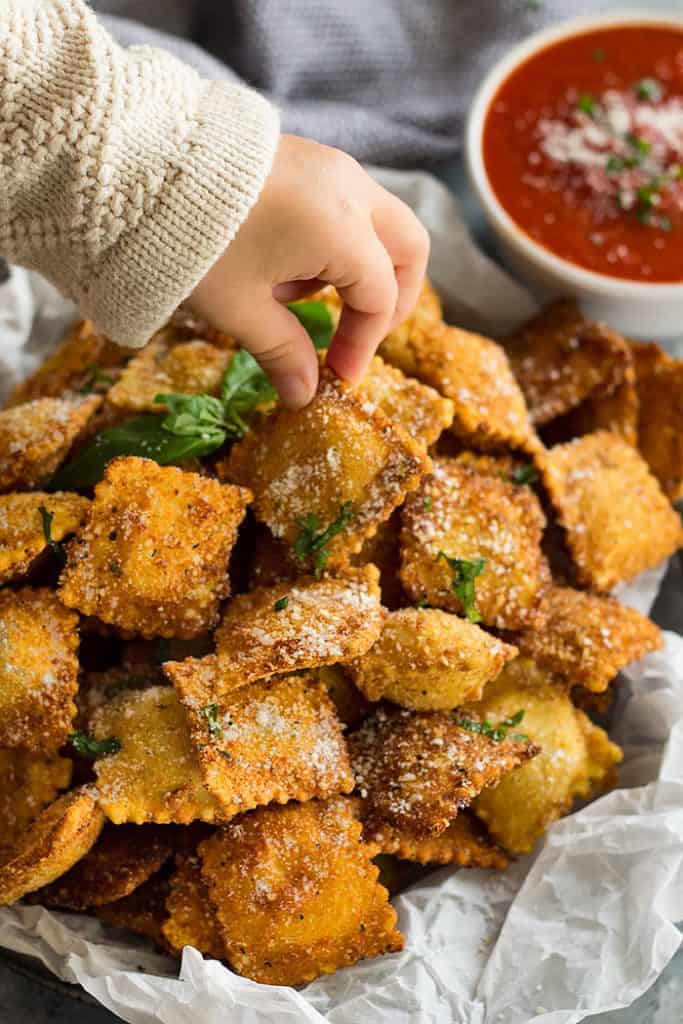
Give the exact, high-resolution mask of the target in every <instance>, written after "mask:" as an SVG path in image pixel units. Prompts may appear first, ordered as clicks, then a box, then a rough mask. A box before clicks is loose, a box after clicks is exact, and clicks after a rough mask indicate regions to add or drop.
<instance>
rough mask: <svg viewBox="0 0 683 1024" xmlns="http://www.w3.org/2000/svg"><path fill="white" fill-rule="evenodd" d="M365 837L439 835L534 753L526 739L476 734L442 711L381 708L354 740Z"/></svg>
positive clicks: (351, 739) (351, 743)
mask: <svg viewBox="0 0 683 1024" xmlns="http://www.w3.org/2000/svg"><path fill="white" fill-rule="evenodd" d="M349 752H350V756H351V766H352V768H353V772H354V775H355V778H356V788H357V791H358V792H359V794H360V797H361V812H360V813H361V816H362V818H363V821H364V827H365V835H366V837H369V838H371V839H375V837H376V836H377V837H378V839H377V841H378V842H381V835H382V830H383V828H384V826H385V825H388V826H389V827H390V828H393V829H399V830H401V831H404V832H406V833H408V834H410V835H411V836H413V837H414V838H422V837H425V836H438V835H439V834H440V833H441V832H443V831H445V829H446V828H447V827H448V825H449V824H450V823H451V821H452V820H453V819H454V818H455V816H456V815H457V813H458V811H459V810H460V809H461V808H463V807H467V806H468V805H469V804H470V803H471V802H472V800H474V798H475V797H476V796H477V794H478V793H480V792H481V791H482V789H484V788H485V787H487V786H493V785H495V784H496V783H497V782H498V781H499V780H500V779H501V778H502V777H503V776H504V775H506V774H507V773H508V772H510V771H512V769H513V768H516V767H517V766H518V765H520V764H522V763H523V762H524V761H526V760H527V759H528V758H530V757H533V756H534V754H535V753H537V750H536V748H535V747H534V746H533V745H532V744H530V743H527V742H526V740H517V739H512V738H510V739H501V740H500V741H496V740H493V739H491V738H490V737H489V736H485V735H483V734H481V733H478V732H475V731H474V730H473V729H470V728H465V727H464V726H462V725H459V724H458V720H457V719H456V718H455V717H454V716H451V715H447V714H444V713H443V712H439V711H432V712H424V711H402V710H399V709H398V708H396V709H387V708H383V707H380V708H378V709H377V711H376V712H375V714H374V715H373V716H372V717H371V718H366V720H365V721H364V722H363V724H362V725H361V727H360V729H359V730H358V732H355V733H353V734H352V735H351V736H350V737H349Z"/></svg>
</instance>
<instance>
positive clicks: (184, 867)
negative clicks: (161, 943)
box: [161, 854, 226, 960]
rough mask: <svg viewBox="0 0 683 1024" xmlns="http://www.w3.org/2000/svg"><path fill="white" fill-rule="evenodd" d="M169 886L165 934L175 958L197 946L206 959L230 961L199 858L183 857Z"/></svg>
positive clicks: (162, 927) (162, 929)
mask: <svg viewBox="0 0 683 1024" xmlns="http://www.w3.org/2000/svg"><path fill="white" fill-rule="evenodd" d="M169 885H170V888H169V893H168V897H167V899H166V913H167V917H166V920H165V921H164V923H163V925H162V926H161V931H162V933H163V936H164V939H165V940H166V943H167V944H168V947H169V949H170V950H171V952H172V953H173V954H174V956H177V957H180V956H181V955H182V952H183V949H184V948H185V946H194V948H195V949H198V950H199V952H200V953H204V954H205V956H210V957H213V958H214V959H216V960H224V959H226V951H225V946H224V944H223V939H222V938H221V933H220V930H219V927H218V921H217V919H216V915H215V912H214V910H213V907H212V906H211V903H210V902H209V894H208V891H207V887H206V884H205V882H204V879H203V878H202V868H201V862H200V860H199V856H197V855H196V854H195V855H190V856H187V857H183V858H181V859H180V863H179V864H178V866H177V867H176V869H175V871H174V872H173V874H172V875H171V877H170V880H169Z"/></svg>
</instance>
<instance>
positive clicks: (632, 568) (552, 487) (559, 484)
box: [542, 431, 683, 591]
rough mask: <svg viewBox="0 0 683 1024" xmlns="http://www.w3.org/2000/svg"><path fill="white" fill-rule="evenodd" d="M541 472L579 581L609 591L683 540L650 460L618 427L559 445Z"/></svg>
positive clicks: (671, 550)
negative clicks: (629, 441)
mask: <svg viewBox="0 0 683 1024" xmlns="http://www.w3.org/2000/svg"><path fill="white" fill-rule="evenodd" d="M542 472H543V479H544V483H545V487H546V490H547V492H548V495H549V497H550V500H551V501H552V503H553V505H554V506H555V508H556V509H557V515H558V519H559V522H560V524H561V525H562V526H563V527H564V529H565V531H566V534H567V544H568V546H569V549H570V552H571V555H572V557H573V559H574V562H575V564H576V569H577V574H578V578H579V581H580V582H581V583H584V584H586V585H587V586H589V587H592V588H594V589H595V590H600V591H607V590H611V589H612V587H613V586H614V585H615V583H618V582H620V581H621V580H629V579H632V577H634V576H637V575H638V573H639V572H642V571H643V570H644V569H648V568H650V566H653V565H657V564H658V563H659V562H661V561H662V559H664V558H667V557H668V556H669V555H671V554H672V553H673V552H674V551H675V550H676V548H677V547H678V546H679V545H680V544H681V541H682V539H683V530H682V529H681V521H680V518H679V516H678V514H677V513H676V512H675V511H674V509H672V508H671V505H670V504H669V501H668V499H667V498H666V495H665V494H663V492H662V490H661V488H660V486H659V484H658V482H657V480H656V479H655V477H653V476H652V474H651V473H650V471H649V469H648V467H647V463H646V462H645V460H644V459H643V458H642V457H641V456H640V455H639V453H638V452H637V451H636V450H635V449H634V448H632V447H631V445H629V444H627V442H626V441H623V440H622V439H621V438H620V437H617V436H616V435H615V434H610V433H608V432H607V431H598V432H597V433H595V434H586V436H585V437H580V438H577V439H576V440H574V441H570V442H569V443H568V444H561V445H555V447H554V448H550V449H549V450H548V451H547V452H546V453H545V454H544V455H543V458H542Z"/></svg>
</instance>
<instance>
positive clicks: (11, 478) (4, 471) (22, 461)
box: [0, 395, 102, 492]
mask: <svg viewBox="0 0 683 1024" xmlns="http://www.w3.org/2000/svg"><path fill="white" fill-rule="evenodd" d="M101 402H102V399H101V398H100V397H99V396H97V395H91V396H89V397H84V398H36V399H35V401H33V402H26V403H25V404H24V405H16V406H13V407H12V408H11V409H5V410H3V411H2V412H0V491H3V492H4V491H24V490H26V491H28V490H31V489H32V488H33V487H36V486H38V485H39V484H40V483H41V482H42V481H44V480H46V479H47V478H48V477H50V476H52V474H53V473H54V471H55V470H56V469H57V467H58V466H59V465H60V463H61V462H63V461H64V459H65V458H66V456H67V454H68V452H69V449H70V448H71V445H72V444H73V443H74V441H75V440H76V439H77V437H78V436H79V435H80V434H81V433H82V432H83V430H84V429H85V426H86V424H87V422H88V420H89V419H90V417H91V416H92V415H93V413H94V412H95V410H96V409H97V408H98V407H99V406H100V404H101Z"/></svg>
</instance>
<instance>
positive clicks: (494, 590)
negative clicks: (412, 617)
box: [401, 458, 547, 629]
mask: <svg viewBox="0 0 683 1024" xmlns="http://www.w3.org/2000/svg"><path fill="white" fill-rule="evenodd" d="M544 526H545V517H544V515H543V512H542V511H541V506H540V504H539V502H538V499H537V498H536V496H535V494H533V492H532V491H531V488H529V487H520V486H517V485H515V484H510V483H506V482H505V481H503V480H500V479H497V478H495V477H491V476H482V475H481V474H480V473H477V472H475V471H474V470H473V469H468V468H467V467H465V466H462V465H460V464H459V463H458V462H456V461H455V460H454V459H446V458H441V459H435V460H434V473H433V475H432V476H430V477H427V479H426V480H424V482H423V484H422V486H421V487H420V489H419V490H418V491H416V492H415V494H411V495H409V497H408V500H407V501H406V504H405V506H404V508H403V530H402V533H401V563H402V564H401V580H402V582H403V586H404V588H405V590H406V593H407V594H408V595H409V596H410V597H411V598H412V600H413V601H415V602H416V603H422V602H425V601H426V602H427V603H428V604H430V605H432V606H434V607H438V608H444V609H446V610H448V611H454V612H457V613H459V614H462V613H463V610H464V608H463V602H462V600H461V598H460V597H459V596H458V595H457V593H456V592H455V587H454V586H453V579H454V574H453V569H452V567H451V566H450V565H449V563H448V561H447V559H446V557H445V556H447V557H448V558H451V559H453V558H457V559H462V560H465V561H470V562H471V561H474V560H476V559H479V558H482V559H484V567H483V571H482V572H481V574H480V575H479V576H477V578H476V580H475V593H476V600H475V604H476V609H477V611H478V612H479V614H480V615H481V618H482V621H483V622H484V623H485V624H486V625H487V626H497V627H499V628H501V629H506V628H507V629H514V628H521V627H523V626H524V625H527V624H531V623H532V622H538V621H539V611H538V607H539V602H540V600H541V597H542V594H543V591H544V589H545V586H546V582H547V569H546V566H545V561H544V559H543V557H542V554H541V537H542V534H543V528H544ZM440 552H443V553H444V554H443V555H440Z"/></svg>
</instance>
